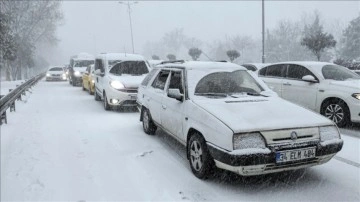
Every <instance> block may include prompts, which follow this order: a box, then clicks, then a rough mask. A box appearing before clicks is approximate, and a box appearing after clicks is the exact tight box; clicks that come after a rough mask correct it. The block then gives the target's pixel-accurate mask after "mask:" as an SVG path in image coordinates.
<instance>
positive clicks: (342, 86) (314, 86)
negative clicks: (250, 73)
mask: <svg viewBox="0 0 360 202" xmlns="http://www.w3.org/2000/svg"><path fill="white" fill-rule="evenodd" d="M259 77H260V78H261V79H262V80H263V81H265V83H266V84H268V85H269V87H270V88H271V89H272V90H274V91H275V92H277V93H278V95H279V96H280V97H282V98H284V99H286V100H289V101H291V102H293V103H296V104H299V105H301V106H304V107H306V108H308V109H311V110H313V111H315V112H318V113H321V114H322V115H324V116H326V117H328V118H329V119H331V120H332V121H334V122H335V123H336V124H337V125H338V126H339V127H342V126H345V125H346V124H348V123H349V122H350V121H352V122H360V76H359V75H357V74H356V73H354V72H352V71H350V70H349V69H347V68H345V67H342V66H339V65H335V64H332V63H325V62H283V63H276V64H272V65H270V66H267V67H264V68H262V69H261V70H260V71H259Z"/></svg>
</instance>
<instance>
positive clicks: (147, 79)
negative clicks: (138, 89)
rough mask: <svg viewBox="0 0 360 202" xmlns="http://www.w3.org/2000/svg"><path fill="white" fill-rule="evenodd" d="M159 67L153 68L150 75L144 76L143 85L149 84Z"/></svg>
mask: <svg viewBox="0 0 360 202" xmlns="http://www.w3.org/2000/svg"><path fill="white" fill-rule="evenodd" d="M156 71H157V69H153V70H151V71H150V72H149V74H148V75H146V77H145V78H144V80H143V81H142V82H141V85H142V86H147V85H148V83H149V81H150V80H151V78H153V76H154V75H155V73H156Z"/></svg>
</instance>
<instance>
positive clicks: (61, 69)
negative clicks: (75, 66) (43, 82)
mask: <svg viewBox="0 0 360 202" xmlns="http://www.w3.org/2000/svg"><path fill="white" fill-rule="evenodd" d="M49 71H64V69H63V68H62V67H53V68H51V69H49Z"/></svg>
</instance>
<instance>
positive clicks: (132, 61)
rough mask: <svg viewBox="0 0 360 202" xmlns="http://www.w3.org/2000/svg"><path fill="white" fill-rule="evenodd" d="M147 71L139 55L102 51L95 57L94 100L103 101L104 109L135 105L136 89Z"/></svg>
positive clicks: (145, 64)
mask: <svg viewBox="0 0 360 202" xmlns="http://www.w3.org/2000/svg"><path fill="white" fill-rule="evenodd" d="M147 73H149V66H148V65H147V63H146V62H145V59H144V57H143V56H141V55H136V54H128V53H102V54H100V55H98V56H97V57H96V58H95V73H94V74H95V93H94V95H95V100H103V101H104V109H105V110H109V109H110V108H116V107H135V106H136V95H137V91H138V90H137V89H138V87H139V84H140V83H141V81H142V80H143V79H144V78H145V76H146V74H147Z"/></svg>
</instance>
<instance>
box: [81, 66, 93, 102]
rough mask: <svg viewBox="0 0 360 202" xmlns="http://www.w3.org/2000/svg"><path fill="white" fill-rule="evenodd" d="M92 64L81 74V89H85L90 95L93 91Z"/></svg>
mask: <svg viewBox="0 0 360 202" xmlns="http://www.w3.org/2000/svg"><path fill="white" fill-rule="evenodd" d="M94 66H95V65H93V64H92V65H89V66H88V67H87V68H86V71H85V73H84V74H83V76H82V89H83V90H84V91H85V90H87V91H88V92H89V94H90V95H93V94H94V92H95V76H94Z"/></svg>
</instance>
